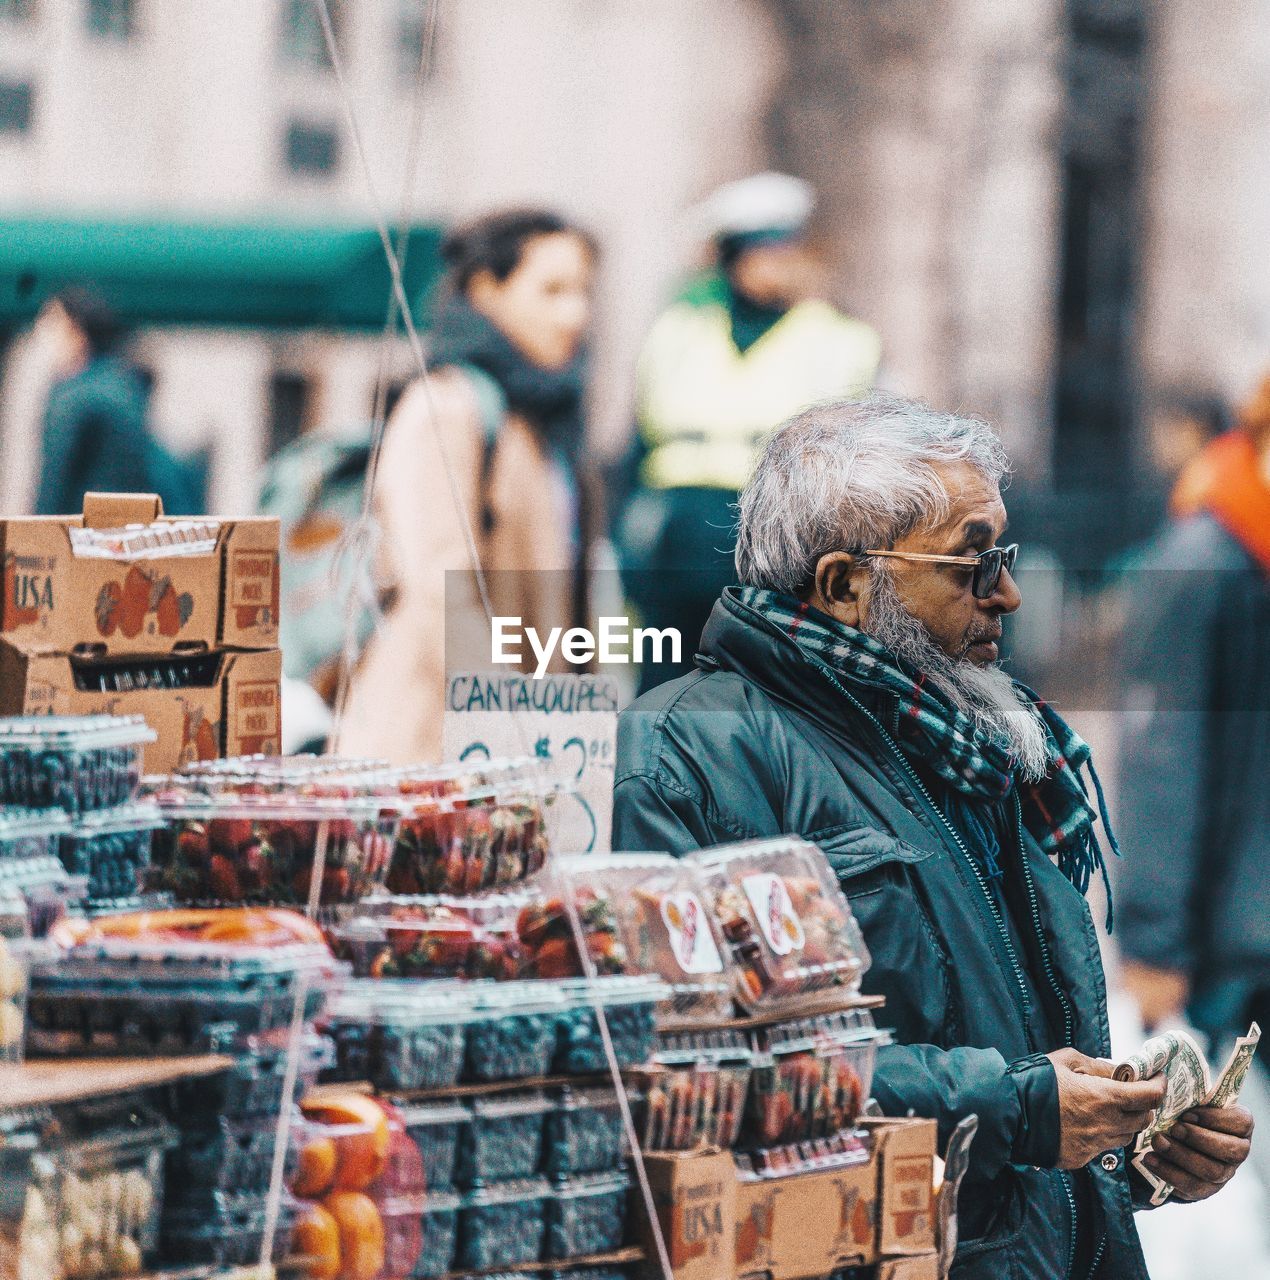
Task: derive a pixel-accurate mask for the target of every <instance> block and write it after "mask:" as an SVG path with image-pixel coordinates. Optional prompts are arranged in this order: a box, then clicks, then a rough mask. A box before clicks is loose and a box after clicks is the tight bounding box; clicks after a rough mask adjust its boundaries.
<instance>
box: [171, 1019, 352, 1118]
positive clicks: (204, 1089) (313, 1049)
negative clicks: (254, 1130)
mask: <svg viewBox="0 0 1270 1280" xmlns="http://www.w3.org/2000/svg"><path fill="white" fill-rule="evenodd" d="M288 1030H289V1028H288ZM287 1040H288V1037H287V1036H286V1035H281V1034H278V1033H274V1034H273V1035H272V1036H263V1037H257V1038H253V1039H249V1040H247V1041H245V1042H244V1043H243V1044H241V1045H240V1046H239V1047H238V1049H237V1051H236V1053H235V1055H234V1064H233V1066H231V1067H228V1068H227V1069H226V1070H224V1071H220V1072H217V1073H216V1075H212V1076H203V1077H200V1078H198V1079H195V1080H182V1081H178V1082H177V1083H176V1084H174V1085H172V1086H171V1087H170V1092H171V1097H172V1114H173V1115H179V1116H180V1117H181V1118H182V1121H183V1122H188V1123H189V1124H191V1125H193V1126H194V1127H196V1128H197V1127H204V1126H207V1125H214V1124H216V1123H217V1122H218V1121H220V1120H222V1119H225V1120H240V1119H246V1118H257V1119H264V1120H267V1121H268V1123H270V1124H276V1122H277V1116H278V1113H279V1111H280V1110H281V1108H282V1098H283V1085H284V1084H285V1081H286V1069H287V1052H288V1047H287ZM298 1054H299V1056H298V1059H297V1070H296V1084H295V1097H297V1098H302V1097H303V1096H304V1095H305V1093H307V1092H308V1090H309V1089H310V1088H311V1087H312V1086H313V1085H314V1084H316V1083H317V1079H318V1076H319V1075H320V1074H321V1073H322V1072H323V1071H325V1070H327V1069H328V1068H329V1067H330V1066H331V1064H332V1063H333V1062H334V1061H335V1050H334V1047H333V1046H332V1044H331V1042H330V1041H329V1040H328V1039H327V1038H326V1037H325V1036H320V1035H317V1034H316V1033H315V1032H312V1031H308V1032H306V1033H305V1034H304V1035H303V1037H302V1039H301V1041H300V1045H299V1050H298Z"/></svg>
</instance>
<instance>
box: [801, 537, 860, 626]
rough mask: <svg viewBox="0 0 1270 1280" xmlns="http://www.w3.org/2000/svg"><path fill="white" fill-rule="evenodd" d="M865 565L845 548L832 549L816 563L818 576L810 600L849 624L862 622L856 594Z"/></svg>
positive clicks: (840, 620) (821, 609)
mask: <svg viewBox="0 0 1270 1280" xmlns="http://www.w3.org/2000/svg"><path fill="white" fill-rule="evenodd" d="M860 572H861V565H860V562H859V561H858V560H856V558H855V557H854V556H852V555H849V554H848V553H847V552H845V551H831V552H829V553H828V554H827V555H823V556H821V557H820V559H819V560H818V561H817V562H816V577H815V580H814V582H813V584H812V589H811V596H810V597H809V600H808V603H809V604H812V605H814V606H815V607H816V608H817V609H819V610H820V611H821V613H827V614H828V615H829V616H830V617H831V618H836V619H837V620H838V621H839V622H841V623H843V624H845V625H846V626H848V627H858V626H859V625H860V602H859V599H858V597H857V594H856V590H857V584H858V582H859V575H860Z"/></svg>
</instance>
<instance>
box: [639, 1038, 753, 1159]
mask: <svg viewBox="0 0 1270 1280" xmlns="http://www.w3.org/2000/svg"><path fill="white" fill-rule="evenodd" d="M753 1062H754V1051H753V1047H752V1045H751V1042H750V1037H749V1036H748V1035H747V1033H745V1032H744V1031H739V1030H715V1031H686V1030H685V1031H664V1032H662V1033H661V1034H660V1035H659V1036H658V1039H657V1048H656V1052H655V1055H654V1062H653V1065H651V1066H650V1067H648V1068H646V1069H644V1070H642V1071H640V1072H637V1073H636V1074H635V1076H634V1083H635V1085H636V1087H637V1089H638V1090H639V1093H640V1104H639V1108H638V1111H639V1115H640V1122H639V1129H640V1145H641V1147H642V1148H643V1150H645V1151H691V1150H693V1149H694V1148H696V1147H700V1146H716V1147H723V1148H729V1147H732V1146H733V1145H734V1144H735V1143H736V1141H737V1138H738V1137H739V1135H740V1132H741V1123H742V1120H743V1119H744V1116H745V1106H746V1098H747V1095H748V1093H749V1088H750V1077H751V1071H752V1067H753Z"/></svg>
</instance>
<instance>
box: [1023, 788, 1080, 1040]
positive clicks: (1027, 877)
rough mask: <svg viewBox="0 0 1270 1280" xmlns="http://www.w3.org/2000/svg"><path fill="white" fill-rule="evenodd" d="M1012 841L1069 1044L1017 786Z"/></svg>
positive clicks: (1069, 1026) (1067, 1018) (1070, 1023)
mask: <svg viewBox="0 0 1270 1280" xmlns="http://www.w3.org/2000/svg"><path fill="white" fill-rule="evenodd" d="M1014 841H1015V845H1016V847H1017V848H1018V851H1019V866H1020V868H1021V869H1022V871H1023V884H1024V886H1025V887H1026V889H1027V904H1028V910H1029V911H1030V913H1031V917H1032V928H1033V930H1034V932H1035V934H1036V941H1037V943H1038V945H1039V948H1040V953H1041V968H1042V969H1043V970H1044V971H1045V981H1046V982H1048V983H1049V988H1050V990H1051V991H1052V992H1053V993H1054V995H1055V997H1056V998H1057V1000H1058V1006H1059V1008H1060V1009H1061V1010H1062V1011H1063V1044H1064V1045H1065V1046H1070V1045H1071V1043H1072V1035H1073V1032H1074V1031H1075V1019H1074V1017H1073V1015H1072V1005H1071V1001H1070V1000H1068V998H1067V993H1066V992H1065V991H1064V990H1063V988H1062V987H1061V986H1060V985H1059V981H1058V979H1057V978H1056V977H1055V976H1054V967H1053V965H1052V964H1051V963H1050V949H1049V947H1048V946H1047V945H1046V943H1045V933H1044V930H1043V929H1042V927H1041V907H1040V902H1039V901H1038V899H1037V896H1036V881H1035V880H1034V879H1033V878H1032V868H1031V867H1029V866H1028V864H1027V855H1026V854H1025V853H1024V851H1023V802H1022V801H1021V800H1020V799H1019V790H1018V787H1015V789H1014Z"/></svg>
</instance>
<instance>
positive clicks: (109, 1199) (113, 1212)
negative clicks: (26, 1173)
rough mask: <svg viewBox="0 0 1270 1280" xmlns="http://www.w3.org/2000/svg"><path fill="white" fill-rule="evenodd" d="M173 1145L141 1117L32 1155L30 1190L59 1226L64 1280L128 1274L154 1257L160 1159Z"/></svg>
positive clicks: (162, 1127) (161, 1125)
mask: <svg viewBox="0 0 1270 1280" xmlns="http://www.w3.org/2000/svg"><path fill="white" fill-rule="evenodd" d="M175 1141H176V1134H175V1131H174V1130H173V1129H172V1128H171V1127H170V1126H169V1125H167V1124H166V1123H165V1122H163V1121H162V1120H159V1119H158V1118H157V1117H155V1116H152V1115H149V1114H148V1113H145V1112H143V1111H139V1112H133V1113H132V1114H131V1115H130V1116H129V1117H128V1118H127V1121H126V1122H123V1121H120V1122H115V1123H110V1124H109V1125H108V1126H107V1127H105V1128H103V1129H101V1130H97V1131H90V1132H85V1133H84V1134H83V1135H82V1136H80V1135H75V1136H73V1137H71V1138H70V1139H69V1140H68V1141H65V1142H62V1143H54V1144H52V1145H45V1146H44V1147H43V1148H42V1149H41V1150H39V1151H38V1152H36V1153H35V1155H34V1157H33V1159H32V1165H31V1168H32V1172H33V1174H34V1185H35V1186H36V1187H37V1189H38V1190H39V1192H40V1195H41V1198H42V1199H43V1201H44V1203H45V1204H46V1205H47V1207H48V1210H49V1214H50V1217H51V1218H52V1221H53V1222H54V1223H56V1224H57V1226H58V1227H59V1228H60V1234H59V1250H58V1253H59V1256H58V1265H59V1269H60V1273H61V1274H62V1275H64V1276H65V1277H67V1280H109V1278H110V1277H114V1276H133V1275H137V1274H138V1273H139V1272H141V1271H142V1270H143V1268H144V1267H145V1266H146V1265H147V1264H148V1263H149V1262H150V1261H151V1260H152V1259H153V1257H154V1253H155V1248H156V1245H157V1243H158V1228H159V1215H160V1212H161V1208H162V1197H163V1155H164V1152H165V1150H167V1149H168V1148H169V1147H170V1146H172V1144H173V1143H174V1142H175Z"/></svg>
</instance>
